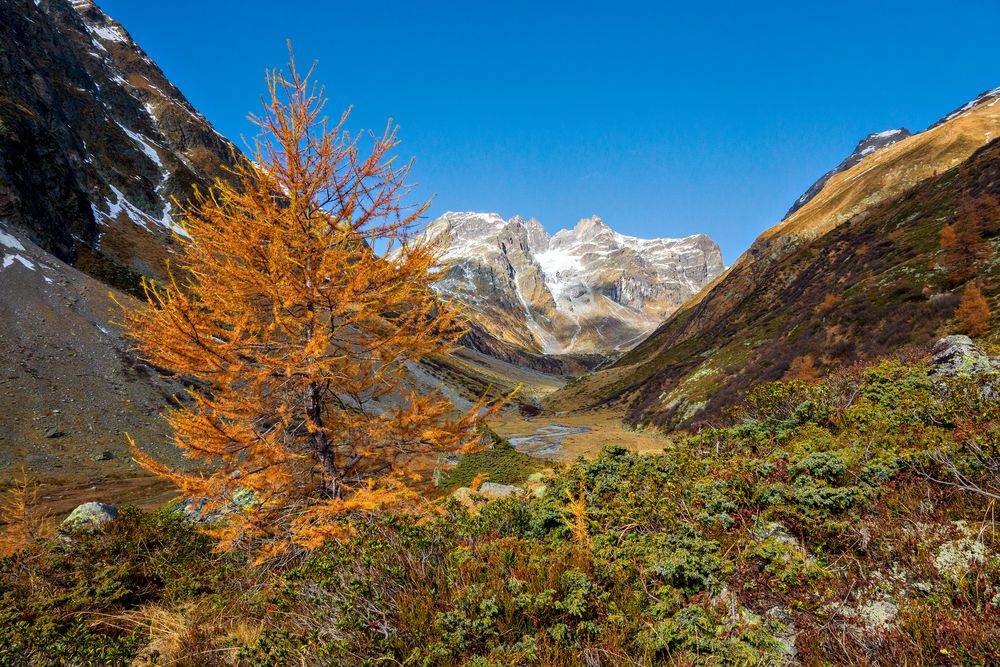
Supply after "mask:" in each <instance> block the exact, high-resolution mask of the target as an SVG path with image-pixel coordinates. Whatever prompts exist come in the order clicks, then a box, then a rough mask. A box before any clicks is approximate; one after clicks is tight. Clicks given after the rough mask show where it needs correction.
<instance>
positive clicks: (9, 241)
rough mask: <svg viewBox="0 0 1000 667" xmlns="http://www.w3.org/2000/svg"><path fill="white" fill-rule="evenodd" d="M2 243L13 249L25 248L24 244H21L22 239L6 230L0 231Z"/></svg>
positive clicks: (0, 243)
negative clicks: (19, 239)
mask: <svg viewBox="0 0 1000 667" xmlns="http://www.w3.org/2000/svg"><path fill="white" fill-rule="evenodd" d="M0 245H2V246H6V247H8V248H10V249H11V250H24V246H23V245H21V242H20V241H18V240H17V239H16V238H14V237H13V236H11V235H10V234H6V233H4V232H0Z"/></svg>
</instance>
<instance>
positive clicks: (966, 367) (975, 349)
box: [932, 336, 1000, 377]
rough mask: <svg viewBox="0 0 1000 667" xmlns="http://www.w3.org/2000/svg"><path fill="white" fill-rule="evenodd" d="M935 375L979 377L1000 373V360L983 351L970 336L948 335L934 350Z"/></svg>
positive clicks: (936, 344)
mask: <svg viewBox="0 0 1000 667" xmlns="http://www.w3.org/2000/svg"><path fill="white" fill-rule="evenodd" d="M932 354H933V360H934V370H933V371H932V372H933V373H934V374H935V375H944V376H946V377H977V376H979V375H985V374H994V373H1000V361H998V360H996V359H993V358H992V357H990V356H989V355H988V354H986V353H985V352H983V351H982V350H981V349H980V348H979V346H978V345H976V344H975V343H973V342H972V339H971V338H969V337H968V336H947V337H945V338H942V339H941V340H939V341H938V342H937V343H935V345H934V349H933V351H932Z"/></svg>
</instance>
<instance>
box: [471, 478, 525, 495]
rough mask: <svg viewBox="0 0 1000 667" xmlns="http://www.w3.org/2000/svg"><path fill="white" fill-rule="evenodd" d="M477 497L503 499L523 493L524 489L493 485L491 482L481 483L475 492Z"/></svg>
mask: <svg viewBox="0 0 1000 667" xmlns="http://www.w3.org/2000/svg"><path fill="white" fill-rule="evenodd" d="M477 493H478V494H479V495H482V496H487V497H488V498H505V497H507V496H514V495H517V494H519V493H524V489H522V488H521V487H520V486H514V485H513V484H495V483H493V482H483V483H482V484H481V485H480V486H479V489H478V491H477Z"/></svg>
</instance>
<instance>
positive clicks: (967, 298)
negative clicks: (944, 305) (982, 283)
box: [955, 283, 990, 336]
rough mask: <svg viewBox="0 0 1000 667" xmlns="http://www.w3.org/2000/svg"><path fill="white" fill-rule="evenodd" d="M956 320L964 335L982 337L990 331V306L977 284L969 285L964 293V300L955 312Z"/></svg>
mask: <svg viewBox="0 0 1000 667" xmlns="http://www.w3.org/2000/svg"><path fill="white" fill-rule="evenodd" d="M955 318H956V319H957V320H958V323H959V326H960V327H961V329H962V332H963V333H967V334H969V335H970V336H981V335H983V334H984V333H986V332H987V331H989V329H990V304H989V302H987V301H986V297H984V296H983V292H982V290H980V289H979V286H978V285H976V284H975V283H969V284H967V285H966V286H965V290H964V291H963V292H962V300H961V301H959V303H958V308H957V309H956V310H955Z"/></svg>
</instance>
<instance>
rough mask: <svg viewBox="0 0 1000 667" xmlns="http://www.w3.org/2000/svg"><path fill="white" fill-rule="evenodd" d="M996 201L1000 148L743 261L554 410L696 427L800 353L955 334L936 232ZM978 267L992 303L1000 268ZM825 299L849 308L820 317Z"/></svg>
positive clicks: (873, 349) (818, 357)
mask: <svg viewBox="0 0 1000 667" xmlns="http://www.w3.org/2000/svg"><path fill="white" fill-rule="evenodd" d="M862 164H863V163H862ZM997 194H1000V143H998V142H993V143H992V144H989V145H988V146H986V147H984V148H983V149H981V150H980V151H978V152H977V153H976V154H974V155H973V156H972V157H971V158H969V160H968V161H966V162H965V163H963V164H961V165H960V166H958V167H955V168H952V169H950V170H948V171H946V172H944V173H942V174H940V175H938V176H936V177H932V178H929V179H927V180H925V181H923V182H922V183H921V184H920V185H918V186H916V187H914V188H913V189H911V190H909V191H907V192H906V193H904V194H902V195H900V196H898V197H896V198H894V199H891V200H888V201H884V202H882V203H880V204H878V205H877V206H875V207H873V208H871V209H869V210H868V211H866V212H865V213H863V214H861V215H856V216H854V217H853V218H852V219H851V220H849V221H847V222H844V223H842V224H840V225H839V226H837V227H834V228H833V229H832V230H831V231H829V232H827V233H826V234H825V235H823V236H821V237H819V238H816V239H813V240H808V239H802V240H798V241H790V242H788V243H787V244H786V245H785V246H784V247H783V249H782V252H781V253H774V256H773V257H770V258H760V259H757V260H756V261H753V262H739V263H737V264H736V265H735V266H734V267H733V268H732V269H731V270H730V271H729V273H728V274H727V275H726V277H725V278H724V279H723V280H721V281H720V282H719V283H717V284H716V285H715V287H714V288H713V289H711V290H710V291H709V292H708V293H707V294H703V296H702V297H701V299H700V300H699V301H698V302H697V303H695V304H693V305H691V306H689V307H687V308H685V309H684V310H682V311H681V312H679V313H677V314H676V315H675V316H673V317H672V318H671V319H670V320H668V321H667V322H666V323H665V324H664V325H663V326H661V327H660V329H658V330H657V332H656V333H654V334H653V335H652V336H650V337H649V338H648V339H647V340H646V341H644V342H643V343H642V344H640V345H639V346H638V347H636V348H635V349H633V350H632V351H631V352H630V353H629V354H627V355H625V356H624V357H623V358H622V359H621V360H619V362H618V363H617V364H616V365H615V366H614V367H612V368H610V369H606V370H603V371H600V372H598V373H595V374H593V375H590V376H585V377H583V378H580V379H578V380H576V381H574V382H572V383H570V384H569V385H567V387H565V388H564V389H563V390H561V391H560V392H557V393H556V394H554V395H553V396H551V397H550V398H549V401H548V405H549V406H550V407H552V408H554V409H556V410H567V409H579V408H586V407H590V406H597V405H604V404H607V403H609V402H619V403H621V404H622V406H623V407H624V408H625V409H626V410H627V412H628V414H629V419H630V420H631V421H633V422H635V423H652V424H657V425H661V426H676V425H678V424H689V423H691V422H692V421H695V420H698V419H704V418H714V417H716V416H718V415H719V414H720V411H721V410H722V409H723V408H725V407H726V406H728V405H732V404H733V402H734V401H735V400H736V399H737V398H738V397H739V395H740V394H741V393H742V392H743V391H745V390H746V389H747V388H748V387H749V386H751V385H753V384H754V383H757V382H761V381H766V380H773V379H776V378H779V377H781V376H783V375H784V374H785V373H786V371H787V370H788V368H789V366H790V364H791V362H792V360H793V359H794V358H795V357H797V356H802V355H805V354H810V355H812V356H813V357H814V358H815V361H816V362H817V364H818V365H819V366H820V367H824V366H833V365H836V364H841V363H852V362H854V361H856V360H858V359H866V358H873V357H875V356H878V355H880V354H884V353H886V352H890V351H892V350H895V349H898V348H900V347H903V346H905V345H908V344H924V343H927V342H929V341H931V340H933V339H934V338H935V337H937V336H938V335H940V334H941V333H943V332H944V331H945V330H946V329H947V323H948V321H949V319H950V318H951V316H952V313H953V310H954V307H955V305H956V304H957V301H958V296H957V294H956V293H955V291H956V290H955V287H956V286H955V285H952V284H950V283H949V281H948V279H947V278H946V276H945V273H946V272H945V271H943V270H941V269H937V270H935V269H932V268H931V266H933V264H934V261H935V259H936V257H937V254H938V252H939V249H938V235H939V233H940V229H941V227H942V226H943V225H944V224H945V223H947V222H953V221H954V220H955V217H956V215H957V212H958V211H959V209H960V207H961V206H962V205H963V203H964V202H966V201H969V200H971V199H974V198H976V197H979V196H982V195H994V196H995V195H997ZM998 222H1000V221H998ZM996 231H997V230H996V229H993V230H992V233H993V234H994V235H995V233H996ZM980 269H981V278H982V279H983V281H984V286H985V293H986V294H987V297H988V298H991V299H993V300H995V298H996V295H997V287H998V285H997V280H996V278H997V276H996V272H997V266H996V264H995V263H986V264H983V265H982V266H981V267H980ZM828 294H832V295H834V296H836V297H839V298H842V299H843V301H842V302H841V303H839V304H838V305H836V306H835V307H833V308H831V309H829V310H822V309H820V308H819V306H820V304H821V303H822V302H823V300H824V299H825V298H826V297H827V295H828Z"/></svg>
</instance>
